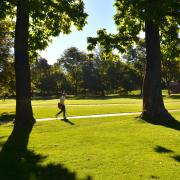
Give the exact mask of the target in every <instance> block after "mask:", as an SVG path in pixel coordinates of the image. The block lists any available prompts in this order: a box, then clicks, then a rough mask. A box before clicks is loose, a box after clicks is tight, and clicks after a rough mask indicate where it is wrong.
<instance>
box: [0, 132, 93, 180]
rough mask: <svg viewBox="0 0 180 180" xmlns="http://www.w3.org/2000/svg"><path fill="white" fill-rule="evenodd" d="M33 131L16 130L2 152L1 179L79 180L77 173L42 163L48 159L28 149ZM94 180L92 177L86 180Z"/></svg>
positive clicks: (0, 154) (57, 165)
mask: <svg viewBox="0 0 180 180" xmlns="http://www.w3.org/2000/svg"><path fill="white" fill-rule="evenodd" d="M30 131H31V130H28V131H25V130H23V131H21V132H18V131H16V130H15V129H14V130H13V132H12V133H11V135H10V136H9V138H8V140H7V142H6V143H5V144H4V146H3V147H2V150H1V152H0V179H2V180H14V179H17V180H50V179H51V180H77V177H76V173H75V172H72V171H70V170H69V169H68V168H66V167H64V166H63V165H62V164H53V163H49V164H47V165H42V164H41V163H42V162H43V161H44V160H45V159H46V158H47V156H43V155H40V154H36V153H35V152H33V151H30V150H28V149H27V144H28V139H29V134H30ZM85 179H86V180H92V178H91V177H90V176H87V177H86V178H84V180H85Z"/></svg>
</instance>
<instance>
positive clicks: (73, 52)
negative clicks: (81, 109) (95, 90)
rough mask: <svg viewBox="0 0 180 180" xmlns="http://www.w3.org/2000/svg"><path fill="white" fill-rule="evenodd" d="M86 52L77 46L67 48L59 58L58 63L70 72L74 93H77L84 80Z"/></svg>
mask: <svg viewBox="0 0 180 180" xmlns="http://www.w3.org/2000/svg"><path fill="white" fill-rule="evenodd" d="M86 59H87V56H86V54H85V53H83V52H80V51H79V50H78V49H77V48H76V47H70V48H68V49H66V50H65V51H64V53H63V55H62V56H61V58H59V59H58V63H59V64H60V66H62V67H63V68H64V69H65V71H66V72H67V73H68V74H69V79H70V81H71V82H72V85H73V87H74V94H75V95H77V93H78V89H79V88H80V85H81V80H82V64H83V63H84V62H85V61H86Z"/></svg>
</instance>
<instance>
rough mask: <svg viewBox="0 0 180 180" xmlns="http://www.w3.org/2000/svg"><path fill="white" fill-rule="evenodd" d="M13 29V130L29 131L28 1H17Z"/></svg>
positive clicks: (30, 117)
mask: <svg viewBox="0 0 180 180" xmlns="http://www.w3.org/2000/svg"><path fill="white" fill-rule="evenodd" d="M16 17H17V19H16V28H15V72H16V118H15V129H19V130H20V129H22V128H23V129H26V128H27V129H31V128H32V126H33V124H34V122H35V120H34V118H33V113H32V106H31V86H30V66H29V55H28V36H29V31H28V29H29V0H17V16H16Z"/></svg>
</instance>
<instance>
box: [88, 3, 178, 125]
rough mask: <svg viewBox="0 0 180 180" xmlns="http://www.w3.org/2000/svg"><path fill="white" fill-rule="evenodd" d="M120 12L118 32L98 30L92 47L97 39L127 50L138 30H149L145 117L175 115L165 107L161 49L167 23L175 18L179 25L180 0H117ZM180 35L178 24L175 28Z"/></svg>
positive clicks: (156, 119)
mask: <svg viewBox="0 0 180 180" xmlns="http://www.w3.org/2000/svg"><path fill="white" fill-rule="evenodd" d="M114 5H115V7H116V10H117V14H116V15H115V17H114V20H115V23H116V25H117V29H118V31H119V32H118V34H107V32H106V31H105V30H104V29H103V30H99V31H98V37H97V38H89V39H88V41H89V43H90V44H89V47H88V48H89V49H92V48H94V46H95V45H96V43H97V41H98V42H99V43H100V44H101V46H102V47H104V48H106V49H107V52H108V50H109V49H112V48H117V49H119V50H120V51H121V52H125V51H126V49H127V47H129V46H132V45H133V43H134V42H137V41H138V39H139V38H138V36H137V35H138V34H139V32H140V31H141V30H144V31H145V42H146V69H145V78H144V83H143V112H142V115H141V117H142V118H143V119H145V120H148V121H151V122H158V121H159V122H160V121H161V118H162V119H164V118H167V119H172V116H171V115H170V114H169V113H168V111H167V110H166V109H165V106H164V103H163V99H162V93H161V53H160V39H163V38H166V37H167V36H165V34H161V35H162V37H160V35H159V32H162V31H163V29H165V28H166V27H167V24H171V22H172V21H174V22H175V23H174V24H175V26H176V27H178V24H179V22H180V18H179V17H180V12H179V3H178V0H158V1H157V0H143V1H138V0H129V1H126V0H116V1H115V4H114ZM171 33H173V34H175V35H174V36H173V37H174V38H177V37H178V31H177V28H175V31H173V32H171Z"/></svg>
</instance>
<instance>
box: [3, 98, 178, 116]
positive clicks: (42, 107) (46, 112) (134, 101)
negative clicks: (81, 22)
mask: <svg viewBox="0 0 180 180" xmlns="http://www.w3.org/2000/svg"><path fill="white" fill-rule="evenodd" d="M58 102H59V100H58V99H52V100H33V101H32V105H33V113H34V117H35V118H48V117H49V118H52V117H55V115H56V113H57V112H58V111H59V109H58V108H57V103H58ZM164 102H165V105H166V108H167V109H169V110H174V109H180V99H179V98H176V97H175V98H174V96H173V97H165V98H164ZM66 104H67V106H66V109H67V116H68V117H69V116H80V115H92V114H108V113H123V112H140V111H141V110H142V99H141V98H140V97H138V98H137V96H127V97H111V96H109V97H106V98H88V99H85V98H79V99H76V98H74V99H73V98H67V100H66ZM3 113H7V114H8V113H9V114H13V113H14V114H15V100H6V101H2V100H1V101H0V114H3Z"/></svg>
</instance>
